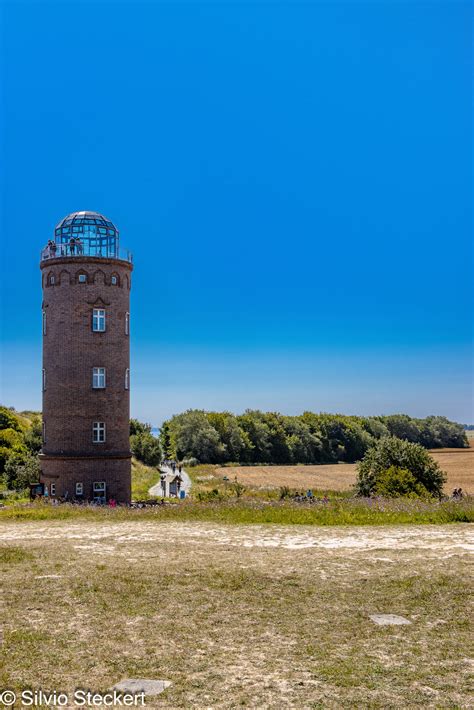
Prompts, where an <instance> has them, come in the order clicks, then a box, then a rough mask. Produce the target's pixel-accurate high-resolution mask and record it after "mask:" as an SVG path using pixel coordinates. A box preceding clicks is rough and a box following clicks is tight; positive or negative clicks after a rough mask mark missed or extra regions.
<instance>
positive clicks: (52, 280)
mask: <svg viewBox="0 0 474 710" xmlns="http://www.w3.org/2000/svg"><path fill="white" fill-rule="evenodd" d="M55 283H56V277H55V275H54V274H51V276H50V277H49V285H50V286H54V284H55Z"/></svg>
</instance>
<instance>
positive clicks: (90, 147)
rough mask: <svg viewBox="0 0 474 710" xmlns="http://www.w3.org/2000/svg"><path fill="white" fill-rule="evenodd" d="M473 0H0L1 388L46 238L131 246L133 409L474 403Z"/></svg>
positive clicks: (22, 383) (11, 400) (458, 407)
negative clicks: (98, 225)
mask: <svg viewBox="0 0 474 710" xmlns="http://www.w3.org/2000/svg"><path fill="white" fill-rule="evenodd" d="M471 15H472V5H471V3H470V2H465V3H463V2H456V1H452V0H450V1H449V2H448V1H447V2H424V3H417V2H403V1H400V2H396V1H395V2H393V1H392V2H383V1H382V0H381V1H380V2H367V3H364V2H355V1H351V2H338V3H330V2H324V3H316V2H314V3H298V2H287V3H270V2H260V3H252V2H240V3H231V2H214V3H200V2H187V3H184V2H179V1H178V2H149V3H145V4H141V3H139V2H133V3H126V2H103V3H97V2H82V3H73V2H67V1H66V2H62V3H43V2H34V3H28V2H11V3H8V2H7V3H4V4H3V42H2V49H1V61H2V67H1V71H2V76H3V79H4V81H3V95H2V104H1V112H0V118H1V121H2V126H1V133H2V137H3V139H2V164H3V167H4V170H3V171H2V176H3V177H2V180H3V181H2V184H1V195H2V214H1V219H2V225H1V226H2V233H3V236H4V239H3V246H2V260H1V264H2V267H1V268H2V272H1V296H2V304H1V307H2V321H3V324H2V334H1V337H2V352H3V355H2V373H1V377H2V380H1V400H2V401H3V402H4V403H6V404H8V405H13V406H15V407H17V408H19V409H22V408H40V406H41V391H40V385H41V382H40V379H41V378H40V372H41V360H40V359H41V332H40V325H41V324H40V316H41V290H40V273H39V268H38V255H39V251H40V248H41V247H42V246H43V245H44V244H45V242H46V241H47V240H48V239H49V238H50V237H51V236H52V230H53V228H54V226H55V224H56V222H57V221H58V220H59V219H60V218H61V217H63V216H64V215H66V214H68V213H69V212H72V211H76V210H83V209H86V210H87V209H91V210H97V211H99V212H102V213H104V214H106V215H107V216H109V217H110V218H111V219H112V220H113V221H114V222H115V223H116V224H117V226H118V227H119V229H120V231H121V240H122V244H123V245H124V246H126V247H127V248H129V249H131V250H132V251H133V253H134V260H135V275H134V285H133V295H132V318H133V321H132V326H133V328H132V336H133V340H132V343H133V347H132V376H133V380H132V385H133V387H132V414H133V415H134V416H138V417H140V418H143V419H147V420H148V421H151V422H152V423H154V424H159V423H160V422H161V421H162V419H163V418H164V417H167V416H169V415H171V414H172V413H175V412H179V411H182V410H184V409H186V408H188V407H205V408H215V409H229V410H232V411H242V410H243V409H245V408H246V407H258V408H262V409H271V410H275V409H276V410H280V411H282V412H286V413H289V414H293V413H298V412H301V411H303V410H305V409H311V410H314V411H320V410H323V411H332V412H336V411H339V412H346V413H356V414H357V413H360V414H376V413H390V412H397V411H405V412H407V413H409V414H412V415H415V416H426V415H428V414H431V413H436V414H445V415H447V416H449V417H451V418H454V419H457V420H458V421H464V422H470V421H474V414H473V412H472V384H471V383H472V374H471V364H470V363H471V357H472V251H471V250H472V247H471V239H472V205H471V200H472V187H473V185H472V133H471V131H472V126H471V122H472V110H471V71H472V58H471V48H470V42H471V37H470V32H471V22H472V17H471Z"/></svg>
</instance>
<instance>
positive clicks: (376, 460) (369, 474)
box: [356, 436, 446, 496]
mask: <svg viewBox="0 0 474 710" xmlns="http://www.w3.org/2000/svg"><path fill="white" fill-rule="evenodd" d="M391 467H392V468H393V467H396V468H398V469H403V470H405V471H408V472H409V473H410V474H411V475H412V476H413V478H414V479H415V482H416V484H419V485H420V486H422V487H423V488H424V489H425V490H426V491H428V493H430V494H432V495H436V496H441V494H442V490H443V483H444V482H445V480H446V477H445V474H444V473H443V471H441V469H440V467H439V465H438V464H437V463H436V461H435V460H434V459H433V458H432V457H431V456H430V454H429V453H428V451H426V449H424V448H423V447H422V446H421V445H420V444H414V443H412V442H410V441H406V440H403V439H398V438H397V437H395V436H387V437H384V438H383V439H380V440H379V441H377V443H376V444H375V445H374V446H372V447H371V448H370V449H369V450H368V451H367V453H366V454H365V456H364V458H363V459H362V461H361V462H360V464H359V466H358V469H357V484H356V487H357V491H358V493H359V494H360V495H363V496H370V495H373V494H374V493H376V492H377V488H378V486H379V482H380V481H382V483H380V485H384V483H385V485H388V484H389V482H388V480H387V475H388V474H387V471H388V470H389V469H390V468H391ZM394 475H395V474H394V473H393V471H392V473H391V474H390V476H389V478H392V479H393V477H394ZM390 485H395V484H394V482H392V483H390ZM405 485H408V479H407V478H406V477H405Z"/></svg>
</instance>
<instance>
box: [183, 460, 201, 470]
mask: <svg viewBox="0 0 474 710" xmlns="http://www.w3.org/2000/svg"><path fill="white" fill-rule="evenodd" d="M182 464H183V466H184V467H185V468H187V467H189V468H193V466H199V461H198V460H197V459H195V458H190V459H184V461H182Z"/></svg>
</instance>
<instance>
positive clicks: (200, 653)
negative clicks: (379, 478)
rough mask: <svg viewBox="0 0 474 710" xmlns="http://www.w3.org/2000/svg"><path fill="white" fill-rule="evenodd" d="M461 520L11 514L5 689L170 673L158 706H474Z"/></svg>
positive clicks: (1, 531) (1, 533)
mask: <svg viewBox="0 0 474 710" xmlns="http://www.w3.org/2000/svg"><path fill="white" fill-rule="evenodd" d="M469 532H470V530H469V528H468V526H462V525H458V526H424V527H415V526H413V527H390V528H377V529H369V528H356V527H351V528H348V529H343V528H338V529H336V528H324V529H322V528H304V527H300V528H298V529H297V530H295V528H294V527H281V526H275V527H271V528H269V527H267V526H234V527H233V526H220V525H216V524H202V523H195V524H189V523H188V524H186V523H161V524H157V523H154V522H140V521H133V522H128V523H125V522H123V523H114V524H112V523H110V524H108V523H104V522H101V523H91V522H90V521H82V522H74V523H70V522H59V523H58V522H56V523H55V522H53V523H51V522H49V523H47V524H46V523H29V524H27V525H25V524H19V523H3V524H2V525H1V527H0V544H2V545H3V546H4V550H5V552H4V554H3V556H2V560H3V568H2V575H1V578H0V582H1V584H2V587H3V592H2V601H3V609H2V612H3V613H2V617H3V629H2V631H3V641H4V642H3V647H2V652H3V654H4V666H3V670H2V671H1V673H0V686H3V687H4V688H6V687H9V688H13V689H16V690H21V689H23V688H25V687H26V686H30V687H32V688H43V689H48V688H49V689H55V688H56V689H61V690H63V691H64V690H66V691H72V690H73V689H74V688H75V687H87V688H91V689H93V690H94V691H101V690H105V689H107V688H109V687H110V686H112V685H113V684H114V683H116V682H117V681H119V680H120V679H122V678H124V677H149V678H159V679H168V680H171V681H172V683H173V685H172V686H171V687H170V688H169V689H168V690H166V691H165V693H164V694H163V695H161V696H159V698H158V699H157V700H156V701H150V702H148V703H147V706H148V707H151V708H155V707H160V708H168V709H174V708H213V709H214V708H215V709H221V708H222V709H224V708H225V709H226V710H227V709H230V708H237V707H248V708H277V709H278V710H280V709H281V708H297V709H298V710H300V709H303V708H342V707H344V708H349V707H354V708H356V707H357V708H362V707H363V708H408V707H410V708H414V707H420V708H445V707H453V708H454V707H456V708H468V707H472V705H471V702H472V698H471V700H470V699H469V671H470V670H472V659H470V658H469V651H470V647H471V637H470V635H469V631H470V629H469V619H470V612H469V610H468V607H467V606H466V603H467V602H466V600H467V597H468V594H469V580H468V578H467V575H466V567H465V565H466V561H467V545H468V536H469ZM10 550H11V551H10ZM22 550H24V552H25V553H26V554H21V551H22ZM48 575H49V576H48ZM377 612H380V613H394V614H400V615H402V616H405V617H407V618H408V619H409V620H410V621H411V622H412V624H411V625H410V626H403V627H378V626H376V625H374V624H373V623H372V622H371V621H369V619H368V615H369V614H372V613H377Z"/></svg>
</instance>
